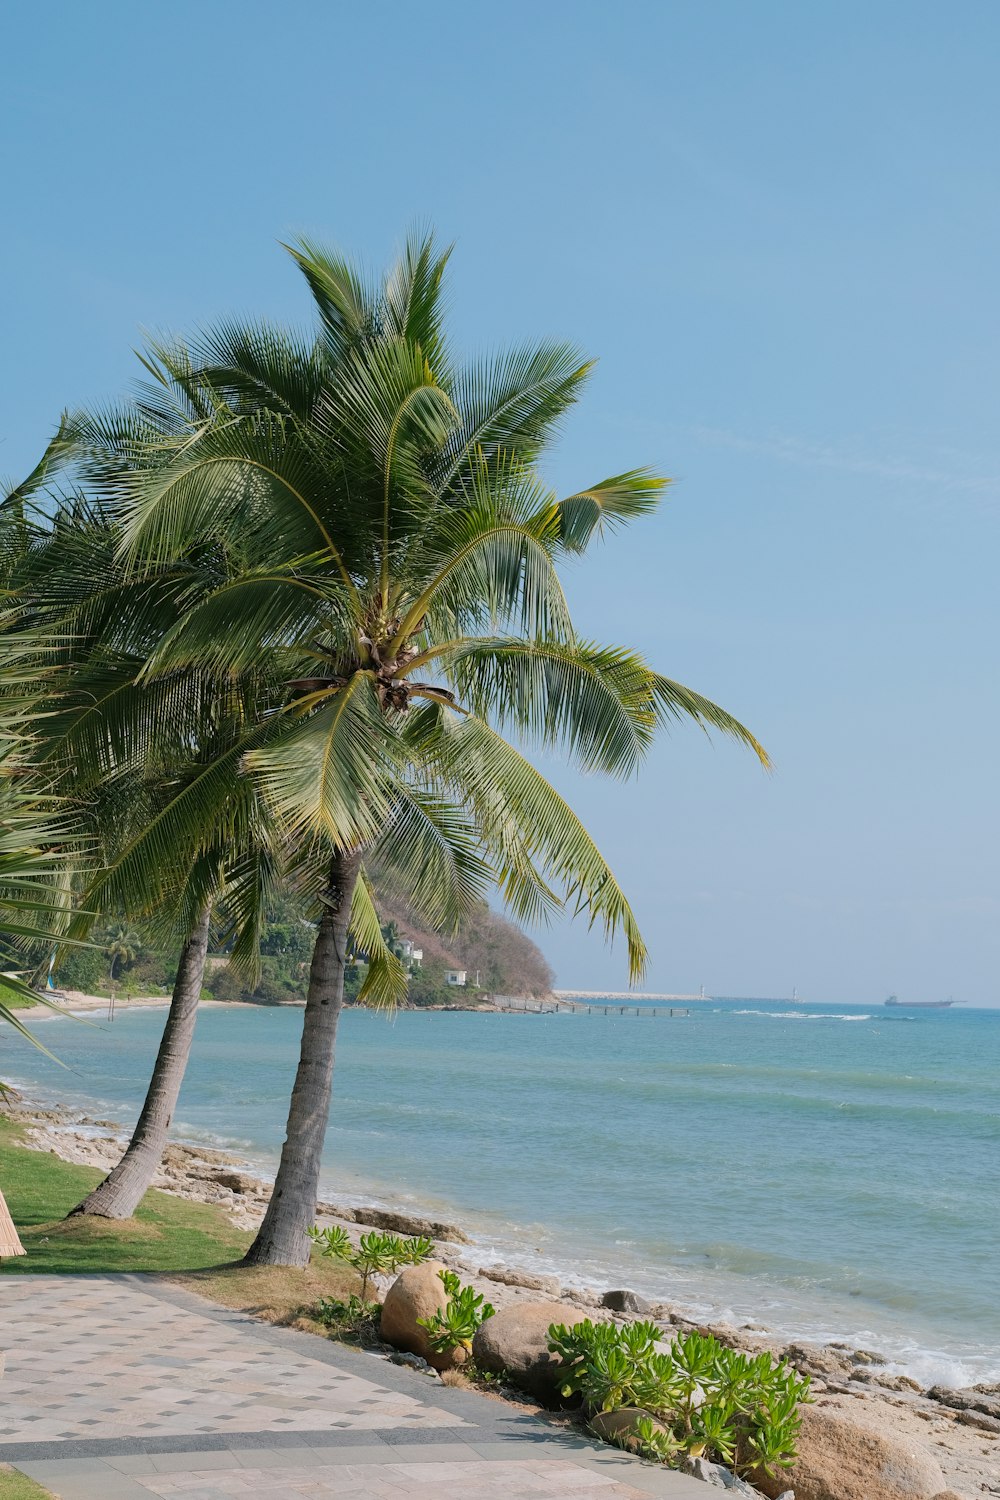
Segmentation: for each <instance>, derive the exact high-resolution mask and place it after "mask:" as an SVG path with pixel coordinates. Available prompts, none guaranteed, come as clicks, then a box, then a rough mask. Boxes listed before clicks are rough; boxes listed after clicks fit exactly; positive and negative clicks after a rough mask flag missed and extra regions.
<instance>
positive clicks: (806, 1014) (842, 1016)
mask: <svg viewBox="0 0 1000 1500" xmlns="http://www.w3.org/2000/svg"><path fill="white" fill-rule="evenodd" d="M731 1014H732V1015H734V1016H767V1017H768V1019H769V1020H772V1021H874V1019H875V1017H874V1016H873V1015H869V1014H867V1013H866V1014H865V1015H861V1016H858V1015H853V1014H852V1015H848V1014H846V1013H844V1012H839V1011H829V1010H734V1011H732V1012H731Z"/></svg>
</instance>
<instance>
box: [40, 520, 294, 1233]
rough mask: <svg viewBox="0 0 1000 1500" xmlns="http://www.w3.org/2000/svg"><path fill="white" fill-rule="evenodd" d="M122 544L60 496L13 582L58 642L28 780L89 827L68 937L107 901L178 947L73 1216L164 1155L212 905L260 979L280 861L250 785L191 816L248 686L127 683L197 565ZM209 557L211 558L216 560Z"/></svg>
mask: <svg viewBox="0 0 1000 1500" xmlns="http://www.w3.org/2000/svg"><path fill="white" fill-rule="evenodd" d="M115 543H116V534H115V531H114V528H113V526H112V525H111V524H110V522H109V519H108V517H107V515H106V514H105V513H103V512H102V510H101V508H100V507H99V506H95V505H93V504H87V503H84V502H82V501H81V500H80V499H79V498H77V497H74V498H72V499H71V500H69V501H62V502H59V501H55V502H54V509H53V513H52V515H51V516H50V517H47V518H44V519H43V521H42V522H41V523H40V524H38V525H37V528H36V532H35V535H34V536H33V538H32V544H31V546H30V547H29V548H27V549H25V551H24V552H23V553H22V555H21V556H20V558H19V559H18V562H17V565H16V566H15V567H14V568H13V570H12V574H11V581H12V583H13V584H14V585H16V587H17V591H18V594H17V597H18V598H19V600H20V601H21V606H22V610H23V611H25V612H28V613H31V614H32V615H33V617H34V618H36V619H37V620H39V621H47V622H49V623H50V625H51V626H52V627H53V629H54V630H55V631H56V639H57V640H58V642H59V646H58V648H57V649H56V650H55V651H54V665H51V666H50V671H51V672H53V674H54V681H55V683H56V685H57V686H58V689H59V693H58V697H57V699H56V701H55V703H54V704H51V705H49V706H48V708H47V711H46V712H45V713H44V714H43V715H41V716H40V717H39V718H38V720H37V722H36V723H35V726H34V735H33V748H34V755H33V759H34V769H35V774H36V776H38V777H40V778H42V779H43V780H44V779H46V778H47V780H48V781H49V782H52V783H54V784H57V785H59V786H60V787H61V788H62V790H63V793H64V796H66V797H67V798H68V799H69V800H71V801H72V802H73V803H74V804H75V805H76V806H77V807H79V809H80V814H79V816H80V818H81V819H82V818H83V817H84V816H86V818H87V820H88V824H89V828H90V832H91V842H90V849H89V855H90V857H89V859H88V861H87V862H86V864H85V865H84V866H82V867H81V868H80V869H79V871H78V876H79V879H80V881H81V882H82V885H83V890H82V894H81V895H80V898H79V907H80V910H79V911H78V913H77V915H76V917H75V918H74V919H73V921H72V922H71V923H70V925H69V926H68V928H66V932H67V934H68V935H69V936H75V937H80V936H84V935H86V934H87V933H88V932H89V931H90V929H91V927H92V925H93V923H94V922H95V921H96V920H97V918H98V915H99V913H100V911H101V910H102V909H103V910H107V909H111V910H115V909H117V910H120V911H126V912H127V913H128V914H129V916H133V917H134V916H138V915H140V914H141V915H143V916H144V917H146V918H150V919H152V922H153V931H154V933H158V934H159V935H160V936H161V941H162V943H163V945H164V946H166V945H167V944H172V943H174V942H177V943H179V944H180V955H179V961H178V966H177V976H176V980H175V983H174V987H173V994H172V996H171V1002H170V1007H169V1010H168V1012H167V1017H166V1021H165V1024H164V1030H163V1034H162V1037H161V1040H160V1045H159V1049H158V1052H157V1057H156V1062H155V1065H154V1068H153V1073H152V1077H151V1080H150V1084H149V1088H148V1090H147V1094H146V1098H145V1100H144V1103H143V1107H142V1110H141V1112H140V1115H139V1119H138V1122H137V1124H136V1127H135V1130H134V1131H133V1133H132V1137H131V1140H130V1142H129V1145H128V1147H127V1149H126V1151H125V1153H124V1155H123V1157H122V1158H121V1160H120V1161H119V1162H118V1163H117V1164H116V1166H115V1167H114V1168H113V1170H112V1171H111V1172H110V1173H109V1175H108V1177H107V1178H105V1179H104V1181H103V1182H101V1183H100V1184H99V1185H98V1186H97V1187H96V1188H95V1189H93V1191H92V1192H91V1193H89V1194H88V1195H87V1197H86V1198H85V1199H84V1200H83V1202H82V1203H80V1204H78V1205H77V1207H76V1208H75V1209H74V1210H73V1212H74V1213H86V1214H95V1215H100V1216H102V1217H107V1218H128V1217H130V1216H131V1215H132V1214H133V1213H134V1212H135V1209H136V1208H137V1207H138V1205H139V1203H140V1202H141V1200H142V1198H143V1196H144V1195H145V1193H146V1191H147V1189H148V1188H149V1186H150V1184H151V1182H152V1179H153V1176H154V1174H155V1172H156V1170H157V1168H158V1166H159V1164H160V1162H161V1160H162V1157H163V1151H164V1148H165V1145H166V1141H167V1137H168V1132H169V1128H170V1124H171V1121H172V1119H173V1115H174V1111H175V1109H176V1104H177V1099H178V1096H179V1093H180V1088H181V1084H182V1082H183V1078H184V1072H185V1069H186V1065H187V1060H188V1057H189V1054H190V1049H191V1045H192V1042H193V1038H194V1029H195V1021H196V1017H197V1008H198V1002H199V1000H200V997H201V990H202V981H203V976H204V969H205V959H206V954H207V948H208V940H209V926H210V921H211V912H212V904H213V901H214V899H215V897H216V896H217V895H219V894H220V893H221V892H223V891H225V892H226V894H227V906H228V910H229V912H230V917H231V921H230V926H231V928H232V930H233V931H234V932H235V933H236V934H237V938H236V942H235V945H234V957H235V961H236V962H237V963H238V964H240V963H241V964H242V965H243V967H244V968H245V969H247V970H249V972H251V973H253V972H255V969H256V966H257V964H258V961H259V960H258V939H259V930H260V925H261V922H262V919H263V907H264V902H265V901H266V900H267V898H268V896H269V895H270V893H271V888H272V885H273V880H274V877H275V873H276V868H277V866H276V857H275V851H274V849H273V848H272V846H271V844H270V842H269V839H270V832H271V823H270V820H269V819H268V818H267V817H266V816H265V810H264V809H263V807H262V805H261V804H260V800H259V798H257V797H256V795H255V789H254V787H253V785H252V783H250V782H247V781H241V782H240V783H239V785H238V787H237V788H236V789H235V791H234V792H233V793H231V794H230V795H227V796H226V797H225V798H220V799H218V800H217V804H216V813H217V815H216V817H215V819H214V821H212V822H211V823H210V824H209V823H204V822H198V823H197V824H195V825H192V823H191V821H190V819H189V818H187V817H186V815H185V814H186V808H187V804H188V802H189V800H190V797H191V794H192V787H194V788H197V787H198V786H199V784H200V783H201V782H203V781H204V778H205V775H206V769H207V773H208V775H209V776H210V777H211V776H213V775H214V776H219V775H220V774H224V769H225V755H226V751H227V749H228V748H229V746H230V745H231V743H232V741H233V739H234V738H237V739H238V738H239V737H240V735H241V734H242V731H243V729H244V727H245V712H246V707H247V700H246V697H245V694H244V693H243V692H242V691H241V692H236V693H232V692H230V693H224V692H218V691H213V692H212V694H211V696H210V697H209V696H208V695H207V693H206V691H205V684H204V683H202V682H201V681H200V680H199V677H198V674H197V673H193V672H182V673H176V674H173V675H172V676H171V677H169V678H165V679H162V680H161V681H160V682H158V683H157V684H156V685H155V687H152V688H151V687H150V686H148V685H139V684H137V682H136V677H137V673H138V671H139V669H140V668H141V666H142V664H143V662H144V660H145V659H146V656H148V654H149V650H150V649H151V643H152V642H154V641H155V640H156V639H158V638H159V636H160V635H161V634H162V633H163V631H164V630H165V629H167V628H168V626H169V625H170V624H171V623H173V622H174V621H175V620H176V618H177V613H178V608H177V599H178V592H179V590H180V589H181V588H183V589H184V590H186V591H188V592H190V591H192V590H194V589H196V587H197V586H198V576H197V573H196V571H195V570H194V569H192V568H191V567H188V568H186V569H185V570H184V572H183V576H182V577H180V578H178V576H176V574H169V573H163V574H160V575H158V576H155V577H153V576H142V577H139V576H136V577H126V576H125V575H124V573H123V571H122V569H121V568H120V567H119V566H118V565H117V564H116V561H115V556H114V551H115ZM212 561H213V564H214V565H215V566H216V567H217V564H218V559H217V558H215V559H213V560H212ZM217 576H218V574H217V572H215V571H213V573H212V577H213V579H214V578H216V577H217ZM53 622H54V624H53ZM253 685H254V688H255V700H254V701H255V704H256V705H257V706H262V687H261V684H260V682H259V681H258V682H255V683H254V684H253ZM244 686H246V684H244ZM220 766H221V772H220ZM135 949H136V939H135V935H134V934H133V933H131V931H130V930H129V928H128V926H127V925H120V926H119V927H118V928H117V929H116V930H115V931H114V932H113V934H112V936H111V941H110V943H108V944H107V945H106V951H107V953H108V955H109V957H110V958H111V960H112V979H114V977H115V973H116V967H117V966H118V965H120V964H121V963H123V962H128V961H130V959H131V957H132V956H134V953H135Z"/></svg>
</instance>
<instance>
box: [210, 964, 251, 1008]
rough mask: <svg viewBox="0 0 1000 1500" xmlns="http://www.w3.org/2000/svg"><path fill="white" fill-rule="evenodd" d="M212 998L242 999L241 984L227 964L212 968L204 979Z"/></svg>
mask: <svg viewBox="0 0 1000 1500" xmlns="http://www.w3.org/2000/svg"><path fill="white" fill-rule="evenodd" d="M205 988H206V989H207V990H209V991H211V995H212V999H213V1000H242V999H243V986H242V984H241V983H240V981H239V979H238V978H237V977H236V975H235V974H234V973H233V971H232V969H231V968H230V967H229V965H228V964H225V965H222V964H220V965H219V967H218V968H215V969H212V970H211V972H210V973H209V974H208V976H207V977H206V980H205Z"/></svg>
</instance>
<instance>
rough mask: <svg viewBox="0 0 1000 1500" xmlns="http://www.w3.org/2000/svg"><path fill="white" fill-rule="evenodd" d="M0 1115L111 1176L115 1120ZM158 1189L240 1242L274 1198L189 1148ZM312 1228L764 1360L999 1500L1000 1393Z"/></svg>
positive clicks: (172, 1162)
mask: <svg viewBox="0 0 1000 1500" xmlns="http://www.w3.org/2000/svg"><path fill="white" fill-rule="evenodd" d="M0 1111H2V1113H4V1114H5V1115H7V1116H8V1117H9V1118H11V1119H12V1120H14V1121H16V1122H17V1123H19V1124H20V1125H22V1126H23V1128H24V1131H25V1137H26V1141H27V1144H28V1145H29V1146H30V1147H32V1148H33V1149H35V1150H38V1151H49V1152H52V1153H53V1154H55V1155H57V1156H59V1157H61V1158H62V1159H63V1160H65V1161H70V1162H75V1163H78V1164H83V1165H88V1166H94V1167H99V1168H102V1169H110V1167H112V1166H113V1165H114V1164H115V1162H116V1161H117V1160H118V1158H119V1156H120V1155H121V1152H122V1150H123V1149H124V1146H125V1144H126V1142H127V1133H126V1132H125V1131H124V1130H123V1128H122V1127H121V1125H120V1124H118V1123H117V1122H115V1121H113V1120H106V1119H99V1118H95V1117H93V1116H90V1115H87V1114H85V1113H83V1112H82V1111H74V1110H70V1109H68V1108H65V1107H63V1106H52V1107H48V1108H44V1107H38V1106H34V1105H32V1104H31V1103H30V1102H29V1101H27V1100H25V1099H24V1098H23V1097H22V1096H20V1095H18V1094H17V1093H15V1092H14V1091H11V1092H10V1094H9V1096H8V1098H7V1100H6V1101H0ZM154 1186H155V1187H157V1188H159V1189H161V1190H163V1191H165V1192H169V1193H174V1194H176V1195H177V1196H179V1197H182V1198H185V1199H188V1200H190V1201H193V1202H201V1203H211V1204H214V1205H215V1206H217V1207H218V1208H220V1209H221V1210H222V1211H223V1212H224V1213H225V1214H226V1216H227V1217H228V1218H229V1219H230V1221H231V1222H232V1223H233V1224H234V1225H235V1226H237V1227H238V1228H241V1229H246V1230H252V1229H255V1228H256V1227H257V1225H258V1224H259V1223H260V1220H261V1218H262V1217H263V1213H264V1209H265V1206H266V1203H267V1199H268V1195H269V1192H270V1185H269V1183H268V1182H267V1181H266V1179H264V1178H262V1177H260V1176H259V1175H257V1172H256V1170H255V1169H254V1168H253V1166H251V1165H250V1164H248V1163H247V1162H246V1161H243V1160H241V1159H240V1158H239V1157H237V1156H234V1155H233V1154H231V1153H229V1152H226V1151H220V1150H215V1149H212V1148H209V1147H205V1146H197V1145H186V1144H172V1145H170V1146H169V1147H168V1149H167V1152H166V1155H165V1158H164V1161H163V1164H162V1167H161V1169H160V1171H159V1172H158V1174H157V1176H156V1179H155V1181H154ZM317 1221H318V1222H319V1223H320V1224H321V1225H326V1224H340V1225H342V1226H343V1227H344V1228H345V1229H346V1230H347V1232H348V1233H349V1234H351V1235H352V1236H354V1237H356V1236H357V1235H358V1234H359V1233H361V1232H363V1231H364V1229H365V1228H367V1227H375V1228H382V1229H387V1230H390V1231H393V1232H396V1233H400V1234H423V1235H426V1236H427V1237H428V1238H430V1239H432V1240H434V1241H435V1243H436V1251H435V1254H436V1256H437V1258H438V1260H440V1261H441V1262H443V1263H444V1264H445V1265H447V1266H449V1267H451V1268H453V1269H454V1270H455V1271H457V1272H458V1273H459V1274H460V1275H461V1277H462V1279H463V1281H465V1282H473V1283H474V1284H475V1285H476V1286H477V1289H478V1290H480V1291H483V1292H485V1293H486V1294H487V1296H488V1298H489V1300H490V1301H491V1302H492V1303H493V1304H494V1306H495V1307H496V1308H497V1309H498V1310H500V1309H503V1308H505V1307H509V1306H513V1305H516V1304H517V1303H519V1302H520V1303H528V1302H537V1301H538V1300H539V1299H540V1298H544V1299H545V1301H546V1302H552V1303H559V1304H560V1305H562V1306H564V1307H565V1314H564V1317H565V1321H567V1322H572V1321H578V1320H579V1319H580V1318H583V1317H587V1316H594V1315H595V1313H597V1312H598V1311H602V1312H603V1315H604V1316H609V1315H614V1316H617V1317H619V1318H628V1317H651V1318H653V1319H655V1320H656V1321H657V1322H659V1323H660V1324H661V1326H662V1327H663V1328H664V1330H665V1333H667V1334H669V1331H670V1329H672V1328H676V1329H678V1330H679V1331H684V1330H687V1329H691V1328H700V1329H702V1330H706V1331H710V1332H712V1333H714V1334H715V1335H716V1336H717V1337H718V1338H719V1339H720V1340H721V1341H723V1342H724V1343H726V1344H729V1345H732V1346H734V1347H738V1348H742V1349H746V1350H748V1351H751V1352H756V1351H759V1350H765V1349H766V1350H768V1351H770V1352H771V1353H773V1354H774V1355H776V1356H780V1357H781V1358H783V1359H785V1360H787V1361H788V1362H789V1363H790V1364H793V1365H794V1366H795V1367H796V1368H797V1369H798V1370H800V1371H801V1372H802V1373H804V1374H808V1375H809V1376H810V1377H811V1378H812V1381H813V1391H814V1393H815V1394H816V1396H817V1398H818V1405H819V1406H820V1407H822V1408H825V1409H828V1410H829V1411H830V1413H831V1414H834V1413H836V1412H840V1413H842V1414H843V1415H844V1416H845V1417H849V1419H850V1421H851V1422H853V1423H856V1424H857V1425H858V1426H859V1427H861V1428H864V1429H865V1430H867V1431H869V1432H871V1433H872V1434H874V1435H876V1436H882V1437H891V1438H893V1439H894V1440H895V1441H897V1442H898V1441H900V1440H903V1441H905V1442H908V1443H911V1444H912V1445H913V1446H914V1448H915V1450H918V1451H919V1452H921V1453H923V1454H926V1455H927V1456H928V1458H930V1459H934V1460H936V1462H937V1464H938V1465H939V1466H940V1469H941V1471H942V1473H943V1474H944V1477H945V1479H946V1481H947V1484H948V1485H950V1486H951V1489H952V1491H954V1493H955V1494H956V1495H959V1496H962V1497H968V1500H972V1497H976V1500H980V1497H981V1496H983V1495H1000V1385H995V1386H976V1387H972V1388H969V1389H966V1390H958V1391H956V1390H949V1389H946V1388H944V1387H942V1386H932V1387H930V1388H928V1389H923V1388H922V1387H921V1386H920V1385H919V1384H918V1383H917V1382H916V1381H914V1380H911V1379H910V1378H909V1377H907V1376H905V1375H900V1374H894V1373H892V1371H891V1370H890V1369H889V1367H888V1361H887V1360H886V1359H885V1358H884V1357H883V1356H881V1355H880V1354H879V1353H877V1352H875V1351H871V1350H865V1349H854V1348H852V1347H850V1346H847V1345H844V1344H840V1343H830V1344H825V1345H815V1344H805V1343H799V1342H795V1343H790V1342H788V1341H787V1340H784V1339H780V1338H777V1337H775V1336H774V1335H773V1334H772V1333H771V1332H770V1331H769V1330H767V1329H766V1328H764V1327H763V1326H761V1325H760V1324H753V1323H748V1324H745V1325H743V1326H742V1327H740V1328H737V1327H735V1326H731V1325H728V1324H722V1325H711V1326H709V1327H707V1328H706V1325H705V1324H703V1323H702V1322H700V1321H698V1320H696V1319H693V1318H691V1317H689V1316H687V1315H686V1314H685V1312H684V1310H683V1309H680V1308H677V1307H675V1306H673V1305H672V1304H667V1303H651V1302H648V1301H647V1300H646V1299H644V1298H642V1297H640V1296H638V1295H637V1294H636V1293H634V1292H632V1291H630V1290H628V1289H625V1288H613V1289H609V1290H607V1291H603V1292H602V1291H600V1290H598V1289H596V1288H593V1289H591V1288H581V1287H572V1288H569V1287H564V1286H562V1285H561V1284H560V1282H559V1280H558V1279H557V1278H556V1277H555V1276H542V1275H536V1274H533V1273H532V1272H530V1271H527V1270H523V1269H521V1268H519V1267H517V1266H514V1265H511V1266H504V1265H490V1266H483V1265H480V1264H479V1258H478V1257H477V1255H476V1252H475V1247H474V1245H473V1243H472V1242H471V1241H470V1239H469V1237H468V1235H466V1234H465V1232H464V1231H463V1230H462V1229H461V1227H460V1226H458V1225H456V1224H450V1223H444V1222H441V1221H439V1220H435V1219H430V1218H423V1217H420V1216H417V1215H413V1214H408V1213H407V1214H400V1213H396V1212H393V1211H392V1210H390V1209H387V1208H382V1207H378V1206H371V1207H364V1206H362V1207H358V1206H355V1205H353V1204H346V1203H337V1202H327V1201H323V1202H321V1203H319V1204H318V1205H317Z"/></svg>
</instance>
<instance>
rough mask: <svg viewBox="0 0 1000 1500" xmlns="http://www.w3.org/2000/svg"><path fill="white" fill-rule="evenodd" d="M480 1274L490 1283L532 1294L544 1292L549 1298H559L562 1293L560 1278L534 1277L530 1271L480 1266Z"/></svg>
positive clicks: (506, 1267)
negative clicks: (496, 1282)
mask: <svg viewBox="0 0 1000 1500" xmlns="http://www.w3.org/2000/svg"><path fill="white" fill-rule="evenodd" d="M479 1274H480V1276H485V1277H486V1278H487V1280H488V1281H498V1282H499V1283H500V1284H501V1286H523V1287H527V1289H528V1290H529V1291H531V1292H544V1293H545V1295H546V1296H547V1297H558V1296H559V1294H560V1292H561V1291H562V1286H561V1285H560V1282H559V1278H558V1276H534V1275H532V1273H531V1272H530V1271H517V1270H511V1269H510V1267H508V1266H480V1267H479Z"/></svg>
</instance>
